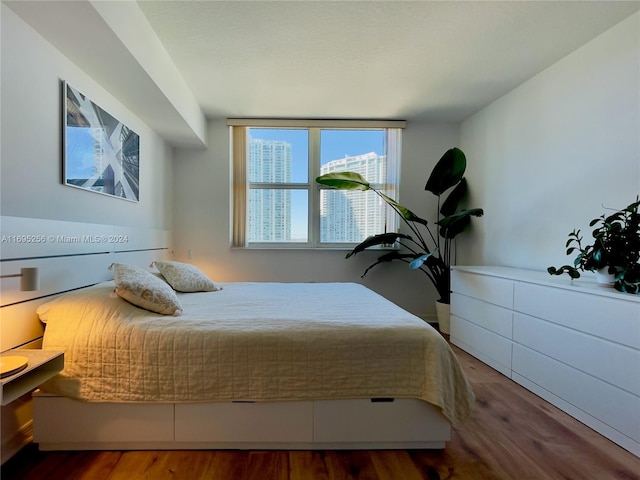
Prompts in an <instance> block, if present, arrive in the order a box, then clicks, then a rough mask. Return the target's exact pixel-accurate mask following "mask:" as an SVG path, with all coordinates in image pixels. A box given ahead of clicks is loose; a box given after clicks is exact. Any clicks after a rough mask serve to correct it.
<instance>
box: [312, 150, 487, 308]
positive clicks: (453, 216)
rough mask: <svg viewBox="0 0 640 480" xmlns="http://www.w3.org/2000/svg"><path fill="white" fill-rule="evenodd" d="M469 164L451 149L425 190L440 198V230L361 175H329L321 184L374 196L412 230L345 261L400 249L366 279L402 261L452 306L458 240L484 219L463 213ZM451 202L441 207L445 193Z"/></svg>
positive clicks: (379, 238)
mask: <svg viewBox="0 0 640 480" xmlns="http://www.w3.org/2000/svg"><path fill="white" fill-rule="evenodd" d="M466 168H467V159H466V157H465V155H464V153H463V152H462V150H460V149H459V148H452V149H450V150H447V152H446V153H445V154H444V155H443V156H442V158H441V159H440V160H439V161H438V163H437V164H436V165H435V167H434V168H433V170H432V172H431V175H430V176H429V179H428V180H427V184H426V186H425V190H427V191H429V192H431V193H433V194H434V195H435V196H436V197H437V200H438V202H437V212H436V216H437V217H438V221H436V222H435V224H436V225H437V227H431V226H430V225H429V222H427V220H425V219H424V218H421V217H419V216H417V215H416V214H415V213H413V212H412V211H411V210H409V209H408V208H406V207H403V206H402V205H400V204H399V203H398V202H396V201H395V200H394V199H392V198H390V197H389V196H387V195H385V194H384V193H383V192H381V191H380V190H377V189H375V188H373V187H372V186H371V185H370V184H369V182H367V181H366V180H365V179H364V178H363V177H362V176H361V175H360V174H358V173H355V172H335V173H328V174H326V175H322V176H320V177H318V178H316V182H317V183H319V184H320V185H324V186H325V187H329V188H334V189H338V190H363V191H366V190H371V191H373V192H374V193H375V194H376V195H378V196H379V197H380V198H382V199H383V200H384V201H385V202H386V203H387V204H388V205H389V206H390V207H391V208H392V209H393V210H394V211H395V212H397V213H398V215H400V218H401V219H402V221H403V222H404V224H405V226H406V227H407V228H408V232H407V233H400V232H387V233H380V234H378V235H373V236H371V237H369V238H367V239H365V240H364V241H363V242H362V243H360V244H358V245H356V247H355V248H354V249H353V250H352V251H351V252H349V253H348V254H347V257H346V258H349V257H351V256H353V255H356V254H358V253H360V252H362V251H364V250H367V249H369V248H373V247H377V248H380V247H384V246H389V245H396V246H397V247H398V248H394V249H393V250H391V251H388V252H386V253H384V254H383V255H381V256H380V257H378V259H377V260H376V261H375V262H374V263H373V264H372V265H370V266H369V267H368V268H367V269H366V270H365V271H364V273H363V274H362V277H364V276H365V275H366V274H367V273H368V272H369V270H371V269H372V268H373V267H375V266H377V265H380V264H381V263H386V262H392V261H400V262H404V263H408V264H409V266H410V268H412V269H414V270H420V271H422V272H423V273H424V274H425V275H426V276H427V277H428V278H429V280H430V281H431V283H432V284H433V285H434V287H435V288H436V290H437V292H438V295H439V296H440V299H439V300H438V301H440V302H442V303H449V301H450V295H451V293H450V292H451V260H452V256H453V250H454V245H453V240H454V239H455V237H456V236H457V235H458V234H459V233H460V232H462V231H463V230H464V229H465V228H467V226H468V225H469V224H470V223H471V217H472V216H475V217H480V216H482V215H483V214H484V211H483V210H482V209H481V208H471V209H465V210H459V211H458V204H459V203H460V201H461V200H462V198H463V197H464V195H465V194H466V192H467V188H468V187H467V181H466V179H465V178H464V173H465V171H466ZM450 189H451V191H450V193H449V195H448V196H447V197H446V200H444V201H442V197H443V195H444V193H445V192H447V191H448V190H450Z"/></svg>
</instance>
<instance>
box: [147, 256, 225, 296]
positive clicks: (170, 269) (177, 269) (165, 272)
mask: <svg viewBox="0 0 640 480" xmlns="http://www.w3.org/2000/svg"><path fill="white" fill-rule="evenodd" d="M153 265H155V267H156V268H157V269H158V270H159V271H160V273H161V274H162V276H163V277H164V279H165V280H166V281H167V283H169V285H171V286H172V287H173V288H174V289H175V290H177V291H178V292H215V291H216V290H221V289H222V287H219V286H218V285H216V284H215V283H213V282H212V281H211V280H209V278H207V276H206V275H205V274H204V273H202V272H201V271H200V270H199V269H198V268H197V267H194V266H193V265H191V264H189V263H180V262H153Z"/></svg>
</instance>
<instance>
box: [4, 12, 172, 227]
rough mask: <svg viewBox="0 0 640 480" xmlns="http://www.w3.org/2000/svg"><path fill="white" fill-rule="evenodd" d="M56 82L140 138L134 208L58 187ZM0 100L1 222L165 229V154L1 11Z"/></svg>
mask: <svg viewBox="0 0 640 480" xmlns="http://www.w3.org/2000/svg"><path fill="white" fill-rule="evenodd" d="M62 80H66V81H67V82H69V83H70V84H71V85H73V86H74V87H76V88H77V89H79V90H80V91H81V92H82V93H84V94H86V95H87V96H89V98H91V99H92V100H93V101H94V102H95V103H96V104H98V105H100V107H102V108H103V109H104V110H106V111H107V112H109V113H110V114H112V115H113V116H115V117H116V118H118V119H119V120H121V121H123V122H124V123H126V124H127V126H129V127H130V128H132V129H133V130H134V131H135V132H136V133H137V134H138V135H140V157H141V158H140V201H139V202H137V203H136V202H130V201H126V200H122V199H118V198H115V197H110V196H106V195H99V194H96V193H93V192H89V191H85V190H80V189H77V188H72V187H68V186H65V185H63V184H62V181H61V178H62V173H61V172H62V156H61V138H62V137H61V135H62V100H61V95H62V93H61V86H60V82H61V81H62ZM1 100H2V102H1V103H2V107H1V108H2V110H1V115H2V117H1V118H2V129H1V135H2V137H1V157H0V158H1V165H0V168H1V170H0V173H1V190H0V195H1V197H0V200H1V212H2V215H10V216H22V217H35V218H47V219H58V220H71V221H77V222H90V223H104V224H116V225H125V226H133V225H135V226H148V227H154V228H171V223H172V211H173V210H172V208H173V207H172V203H173V198H172V183H171V177H170V176H171V173H172V171H171V163H172V161H171V160H172V157H173V151H172V149H171V148H169V147H167V146H166V145H165V143H164V141H162V140H161V139H160V137H158V135H156V134H155V133H154V132H153V131H152V130H151V129H150V128H149V127H148V126H147V125H146V124H144V123H143V122H142V121H140V120H139V119H138V118H137V117H135V116H134V115H133V114H132V113H131V112H130V111H128V110H127V108H126V107H125V106H124V105H122V104H121V103H120V102H119V101H118V99H116V98H114V97H112V96H111V95H110V94H109V93H108V92H107V91H106V90H104V89H103V88H102V87H101V86H100V84H99V83H98V82H97V80H96V79H92V78H90V77H88V76H87V75H86V74H85V73H84V72H83V71H82V70H80V69H79V68H78V67H77V66H76V65H74V64H73V63H71V62H70V61H69V60H68V59H67V58H66V57H65V56H64V55H63V54H62V53H60V52H59V51H58V50H56V49H55V48H53V46H51V45H50V44H49V43H47V42H46V41H45V40H44V39H43V38H42V37H41V36H40V35H38V34H37V33H36V32H35V31H34V30H33V29H31V27H29V26H28V25H26V24H25V23H24V22H23V21H22V20H21V19H20V18H19V17H18V16H17V15H15V14H14V13H13V12H12V11H11V10H10V9H9V8H7V7H6V6H5V5H2V86H1ZM88 233H90V232H88Z"/></svg>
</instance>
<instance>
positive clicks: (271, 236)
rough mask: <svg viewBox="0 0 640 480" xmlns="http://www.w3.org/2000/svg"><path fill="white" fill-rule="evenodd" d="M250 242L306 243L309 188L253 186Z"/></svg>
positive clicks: (250, 200)
mask: <svg viewBox="0 0 640 480" xmlns="http://www.w3.org/2000/svg"><path fill="white" fill-rule="evenodd" d="M248 210H249V212H248V213H249V215H248V217H249V218H248V225H249V227H248V229H249V231H248V235H247V241H248V242H249V243H260V242H307V240H308V217H309V214H308V210H309V193H308V191H307V190H293V189H282V188H254V189H250V190H249V208H248Z"/></svg>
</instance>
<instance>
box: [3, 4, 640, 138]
mask: <svg viewBox="0 0 640 480" xmlns="http://www.w3.org/2000/svg"><path fill="white" fill-rule="evenodd" d="M2 3H4V4H6V5H8V6H9V8H11V9H12V10H13V11H14V12H15V13H17V14H18V15H19V16H20V17H22V19H23V20H24V21H25V22H27V23H28V24H29V25H30V26H31V27H32V28H34V29H35V30H36V31H37V32H38V33H39V34H40V35H42V36H43V37H44V38H46V39H47V41H49V42H50V43H52V44H53V45H54V46H55V47H56V48H58V49H59V50H60V51H62V52H63V53H64V55H65V56H67V57H68V58H69V59H70V60H71V61H73V62H74V63H76V64H77V65H78V66H80V68H82V69H83V70H84V71H85V72H86V73H87V74H89V75H90V76H91V77H92V78H93V79H95V80H96V81H97V82H99V83H100V84H102V85H103V87H104V88H105V89H107V90H108V91H109V92H110V93H111V94H112V95H114V96H115V97H116V98H118V99H119V100H120V101H121V102H122V103H123V104H125V105H126V106H127V107H128V108H130V109H131V110H132V111H133V112H134V113H136V114H137V115H138V116H139V117H140V118H141V119H143V120H144V121H145V122H147V123H148V124H149V125H150V126H151V127H152V128H154V129H155V130H156V131H157V132H159V133H160V134H161V135H162V136H163V137H164V138H166V139H167V140H168V141H169V142H170V143H171V144H173V145H176V146H189V145H191V146H202V145H203V139H202V136H203V132H202V131H198V128H197V126H196V127H195V128H194V123H198V121H197V120H196V121H195V122H194V121H193V118H196V117H197V115H196V116H194V115H192V113H193V108H192V107H191V106H187V107H184V106H181V105H180V103H183V104H188V103H189V102H186V103H185V102H180V101H178V100H179V98H183V99H184V98H187V99H191V100H193V105H195V106H196V110H198V107H197V105H196V102H197V104H199V106H200V108H201V109H202V112H204V114H205V115H206V117H208V118H227V117H273V118H374V119H380V118H388V119H405V120H410V121H411V120H425V121H434V122H459V121H462V120H464V119H465V118H467V117H468V116H469V115H471V114H473V113H474V112H476V111H477V110H479V109H481V108H482V107H484V106H485V105H487V104H489V103H490V102H492V101H493V100H495V99H497V98H499V97H501V96H502V95H504V94H505V93H507V92H508V91H510V90H511V89H513V88H514V87H516V86H518V85H519V84H521V83H522V82H524V81H526V80H527V79H529V78H531V77H532V76H534V75H536V74H537V73H539V72H541V71H542V70H544V69H545V68H547V67H549V66H550V65H552V64H553V63H555V62H556V61H558V60H560V59H561V58H562V57H564V56H566V55H567V54H569V53H571V52H572V51H574V50H576V49H577V48H579V47H580V46H581V45H584V44H585V43H587V42H588V41H589V40H591V39H593V38H595V37H596V36H598V35H599V34H601V33H602V32H604V31H606V30H607V29H609V28H610V27H612V26H613V25H615V24H616V23H618V22H620V21H622V20H623V19H625V18H627V17H629V16H630V15H631V14H633V13H634V12H636V11H638V10H639V9H640V0H633V1H615V0H606V1H595V0H594V1H591V0H571V1H553V0H536V1H525V0H512V1H483V0H477V1H395V0H386V1H385V0H378V1H368V0H361V1H331V0H322V1H305V0H298V1H279V0H278V1H277V0H270V1H245V0H235V1H216V0H210V1H194V0H183V1H170V0H158V1H156V0H139V1H138V2H137V5H138V7H139V8H135V5H136V3H135V2H133V1H129V2H104V1H98V0H88V1H87V0H84V1H52V0H47V1H17V0H2ZM125 7H126V8H125ZM145 18H146V21H147V22H148V24H146V25H142V24H143V23H145ZM149 26H150V27H151V28H152V29H153V31H155V34H156V35H157V38H152V37H153V32H152V31H151V30H150V28H149ZM125 27H126V28H125ZM132 28H133V30H132ZM127 29H128V30H127ZM131 31H133V32H134V35H131ZM145 32H146V33H145ZM145 48H146V50H145ZM154 48H155V50H154ZM163 48H164V50H166V52H167V53H168V56H167V55H165V52H164V50H163ZM158 49H159V50H158ZM639 50H640V39H639ZM148 52H155V54H150V53H148ZM151 57H153V58H151ZM169 57H170V58H169ZM152 60H153V61H155V62H156V65H152V63H153V62H152ZM161 62H164V63H162V65H163V67H162V68H157V66H158V65H160V64H161ZM172 63H173V64H175V65H173V64H172ZM169 77H171V83H168V79H169ZM575 81H576V82H578V81H580V79H575ZM176 87H180V88H176ZM178 90H180V91H181V93H180V95H182V97H179V95H178V93H176V92H178ZM194 98H195V99H194ZM198 114H199V115H200V116H202V115H201V113H200V112H199V110H198ZM203 122H204V120H201V123H203ZM200 130H202V128H201V129H200Z"/></svg>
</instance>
